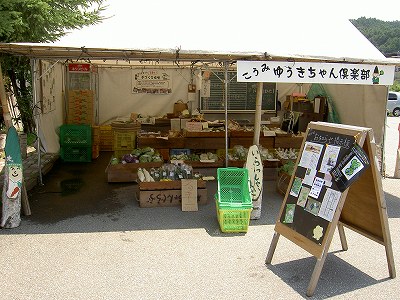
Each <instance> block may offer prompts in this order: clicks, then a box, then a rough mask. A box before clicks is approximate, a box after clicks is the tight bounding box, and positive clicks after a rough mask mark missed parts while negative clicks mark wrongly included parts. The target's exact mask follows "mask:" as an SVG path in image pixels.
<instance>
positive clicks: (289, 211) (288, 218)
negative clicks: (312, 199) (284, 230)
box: [283, 204, 296, 223]
mask: <svg viewBox="0 0 400 300" xmlns="http://www.w3.org/2000/svg"><path fill="white" fill-rule="evenodd" d="M295 209H296V205H295V204H287V205H286V212H285V220H284V221H283V222H284V223H293V218H294V212H295Z"/></svg>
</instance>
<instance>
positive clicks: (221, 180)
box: [216, 167, 253, 209]
mask: <svg viewBox="0 0 400 300" xmlns="http://www.w3.org/2000/svg"><path fill="white" fill-rule="evenodd" d="M217 178H218V190H217V195H216V198H217V201H218V205H219V207H221V208H232V207H237V208H247V209H248V208H252V207H253V202H252V200H251V195H250V188H249V174H248V170H247V169H246V168H232V167H230V168H229V167H228V168H218V169H217Z"/></svg>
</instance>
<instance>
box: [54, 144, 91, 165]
mask: <svg viewBox="0 0 400 300" xmlns="http://www.w3.org/2000/svg"><path fill="white" fill-rule="evenodd" d="M60 154H61V159H62V160H63V161H65V162H91V161H92V147H74V146H69V145H66V146H61V148H60Z"/></svg>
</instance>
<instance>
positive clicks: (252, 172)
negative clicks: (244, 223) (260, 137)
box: [245, 145, 263, 219]
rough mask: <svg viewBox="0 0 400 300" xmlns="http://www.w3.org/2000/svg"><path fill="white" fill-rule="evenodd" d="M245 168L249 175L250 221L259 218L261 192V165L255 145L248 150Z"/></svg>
mask: <svg viewBox="0 0 400 300" xmlns="http://www.w3.org/2000/svg"><path fill="white" fill-rule="evenodd" d="M245 168H246V169H247V170H248V173H249V181H250V182H249V184H250V193H251V198H252V200H253V210H252V212H251V215H250V218H251V219H259V218H260V216H261V202H262V191H263V163H262V160H261V155H260V151H259V150H258V146H257V145H253V146H251V147H250V148H249V152H248V154H247V160H246V165H245Z"/></svg>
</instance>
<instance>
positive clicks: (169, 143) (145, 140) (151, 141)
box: [137, 137, 184, 149]
mask: <svg viewBox="0 0 400 300" xmlns="http://www.w3.org/2000/svg"><path fill="white" fill-rule="evenodd" d="M137 145H138V148H144V147H151V148H154V149H168V148H184V138H183V137H169V138H168V139H165V138H161V137H160V138H157V137H138V138H137Z"/></svg>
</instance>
